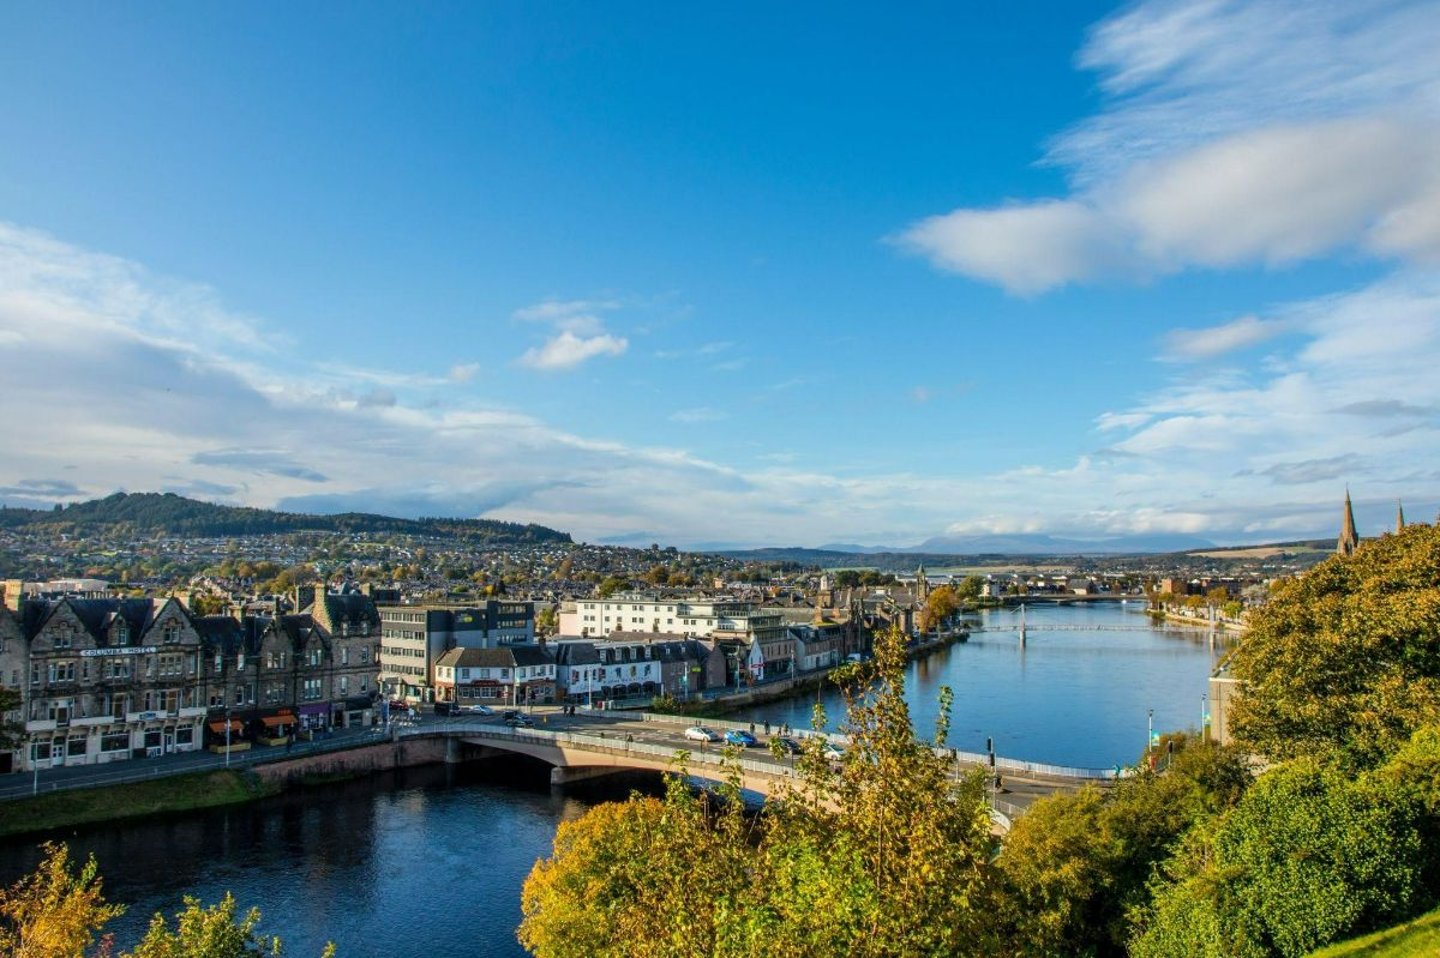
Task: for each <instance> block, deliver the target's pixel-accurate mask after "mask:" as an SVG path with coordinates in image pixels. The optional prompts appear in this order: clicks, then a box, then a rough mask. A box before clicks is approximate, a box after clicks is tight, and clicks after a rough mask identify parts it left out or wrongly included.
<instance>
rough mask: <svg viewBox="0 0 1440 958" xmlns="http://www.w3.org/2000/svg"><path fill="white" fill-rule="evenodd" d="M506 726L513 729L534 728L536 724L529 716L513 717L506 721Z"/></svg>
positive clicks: (517, 715)
mask: <svg viewBox="0 0 1440 958" xmlns="http://www.w3.org/2000/svg"><path fill="white" fill-rule="evenodd" d="M505 724H506V725H508V726H510V727H511V728H534V727H535V722H534V720H532V719H531V718H530V716H528V715H519V714H516V715H511V716H509V717H507V718H506V719H505Z"/></svg>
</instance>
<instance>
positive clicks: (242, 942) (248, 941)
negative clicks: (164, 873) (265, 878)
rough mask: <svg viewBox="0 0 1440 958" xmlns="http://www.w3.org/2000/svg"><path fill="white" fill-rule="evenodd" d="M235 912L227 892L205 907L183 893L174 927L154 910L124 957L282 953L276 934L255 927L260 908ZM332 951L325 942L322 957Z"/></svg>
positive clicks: (242, 957) (244, 957)
mask: <svg viewBox="0 0 1440 958" xmlns="http://www.w3.org/2000/svg"><path fill="white" fill-rule="evenodd" d="M236 912H237V907H236V904H235V898H234V896H232V895H230V894H229V893H228V892H227V893H226V895H225V897H224V898H222V899H221V900H220V903H219V904H217V905H212V906H211V907H209V908H206V907H205V906H204V905H202V904H201V903H200V900H199V899H198V898H192V897H190V896H188V895H187V896H185V908H184V909H183V910H182V911H180V912H178V913H176V915H175V928H174V929H173V930H172V929H171V928H170V926H169V924H168V923H167V922H166V921H165V916H164V915H160V914H157V915H156V916H155V917H154V918H152V919H151V920H150V927H149V929H148V930H147V931H146V932H145V937H144V938H143V939H142V940H141V942H140V944H139V945H138V946H137V947H136V948H135V950H134V951H132V952H129V953H128V954H127V955H126V956H124V958H250V956H254V955H271V956H278V955H281V954H282V953H283V951H282V948H281V944H280V939H279V938H277V937H275V936H273V935H262V934H260V933H259V932H257V931H256V928H257V926H258V925H259V924H260V909H258V908H251V909H250V910H249V911H247V912H246V913H245V916H244V917H243V918H239V919H237V918H236ZM334 954H335V946H334V945H333V944H329V945H326V946H325V950H324V952H323V958H332V956H333V955H334Z"/></svg>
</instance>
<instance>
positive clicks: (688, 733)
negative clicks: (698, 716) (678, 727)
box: [685, 725, 720, 742]
mask: <svg viewBox="0 0 1440 958" xmlns="http://www.w3.org/2000/svg"><path fill="white" fill-rule="evenodd" d="M685 737H686V738H688V739H689V740H690V741H692V742H718V741H720V733H719V732H717V731H715V730H714V729H713V728H706V727H705V726H703V725H692V726H690V727H689V728H687V729H686V730H685Z"/></svg>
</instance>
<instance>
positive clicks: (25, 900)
mask: <svg viewBox="0 0 1440 958" xmlns="http://www.w3.org/2000/svg"><path fill="white" fill-rule="evenodd" d="M42 847H43V848H44V851H45V858H44V860H43V861H41V862H40V867H39V868H37V869H36V870H35V871H34V872H33V873H31V874H30V875H27V876H26V877H24V878H22V879H20V881H18V882H17V883H16V884H14V885H13V886H11V887H10V888H7V889H4V890H0V954H3V955H8V956H10V958H82V956H83V955H84V954H85V951H86V949H88V948H89V947H90V946H91V945H93V944H94V943H95V938H96V936H97V934H98V933H99V931H100V929H101V928H102V927H103V926H104V925H105V923H106V922H108V921H109V920H110V919H112V918H114V917H116V916H117V915H119V914H121V913H122V912H124V910H125V909H124V908H123V907H122V906H120V905H111V904H107V903H106V901H105V896H104V895H103V894H102V893H101V881H100V875H99V869H98V867H97V866H96V864H95V859H94V857H93V856H92V857H91V858H89V859H88V860H87V861H86V862H85V864H84V865H83V866H82V867H81V868H80V870H79V871H78V872H74V871H72V870H71V868H70V850H69V848H67V847H66V846H65V845H63V844H61V845H56V844H52V843H46V844H45V845H44V846H42Z"/></svg>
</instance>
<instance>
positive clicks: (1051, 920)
mask: <svg viewBox="0 0 1440 958" xmlns="http://www.w3.org/2000/svg"><path fill="white" fill-rule="evenodd" d="M1172 740H1173V741H1174V743H1175V750H1174V754H1173V758H1172V760H1171V761H1170V763H1169V767H1168V768H1167V769H1166V770H1165V773H1164V774H1160V775H1156V774H1150V773H1148V772H1146V773H1141V774H1139V775H1136V776H1134V777H1131V778H1126V779H1121V780H1119V781H1117V782H1116V783H1115V785H1114V786H1113V787H1112V788H1111V789H1110V790H1109V791H1108V792H1106V793H1101V792H1100V791H1099V790H1097V789H1095V788H1093V787H1092V788H1087V789H1084V790H1082V791H1080V792H1078V793H1074V794H1068V795H1067V794H1059V795H1055V796H1052V797H1049V798H1045V799H1041V800H1040V801H1037V802H1036V803H1035V804H1034V805H1032V806H1031V807H1030V809H1029V810H1028V811H1026V813H1025V814H1024V815H1023V816H1021V817H1020V818H1019V819H1017V820H1016V821H1015V824H1014V826H1013V827H1012V828H1011V830H1010V833H1009V834H1008V835H1007V836H1006V839H1005V850H1004V854H1002V855H1001V856H1000V858H999V859H998V860H997V866H998V871H999V877H1000V890H999V892H1000V902H1001V905H1000V907H999V908H998V909H997V917H998V918H999V920H1000V922H1001V925H1002V931H1001V934H1000V937H1001V938H1002V939H1004V940H1006V941H1008V942H1010V943H1011V945H1012V947H1014V948H1015V949H1016V952H1017V953H1020V954H1025V955H1037V956H1046V955H1052V956H1062V955H1065V956H1069V955H1123V954H1124V953H1125V941H1126V939H1127V938H1128V937H1129V935H1130V934H1131V925H1130V915H1131V914H1132V913H1133V912H1134V910H1135V909H1136V908H1138V907H1140V906H1142V905H1144V904H1145V903H1146V901H1147V900H1148V887H1147V886H1148V883H1149V881H1150V878H1151V875H1152V873H1153V871H1154V869H1155V867H1156V866H1157V865H1158V864H1160V863H1161V862H1163V861H1164V860H1165V859H1166V858H1167V857H1168V856H1169V854H1170V850H1171V848H1172V847H1173V846H1174V844H1175V843H1176V842H1177V841H1178V840H1179V839H1180V837H1181V836H1182V835H1184V834H1185V832H1186V831H1187V829H1190V828H1191V827H1193V826H1194V825H1195V824H1196V823H1197V822H1202V821H1205V820H1206V819H1207V818H1209V817H1210V816H1212V815H1214V814H1216V813H1217V812H1219V811H1221V810H1223V809H1226V808H1229V807H1231V806H1233V805H1234V804H1235V803H1236V802H1237V801H1239V799H1240V797H1241V795H1242V794H1243V793H1244V791H1245V789H1246V787H1247V786H1248V785H1249V781H1250V776H1249V772H1248V771H1247V770H1246V767H1245V764H1244V759H1243V757H1242V756H1241V754H1240V753H1239V751H1238V750H1236V749H1230V748H1222V747H1220V746H1218V745H1215V744H1213V743H1209V742H1196V741H1194V740H1192V739H1190V738H1189V737H1188V736H1184V735H1177V736H1174V737H1173V739H1172Z"/></svg>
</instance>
